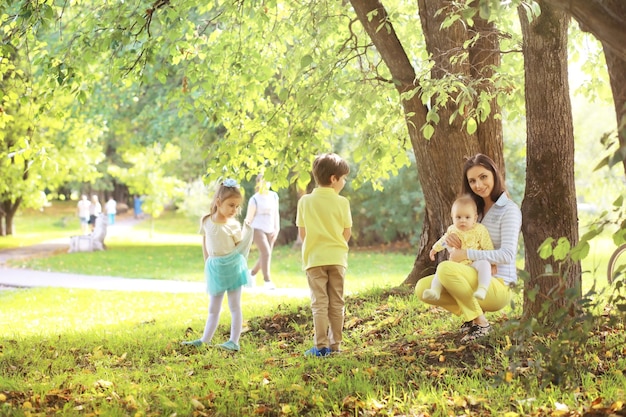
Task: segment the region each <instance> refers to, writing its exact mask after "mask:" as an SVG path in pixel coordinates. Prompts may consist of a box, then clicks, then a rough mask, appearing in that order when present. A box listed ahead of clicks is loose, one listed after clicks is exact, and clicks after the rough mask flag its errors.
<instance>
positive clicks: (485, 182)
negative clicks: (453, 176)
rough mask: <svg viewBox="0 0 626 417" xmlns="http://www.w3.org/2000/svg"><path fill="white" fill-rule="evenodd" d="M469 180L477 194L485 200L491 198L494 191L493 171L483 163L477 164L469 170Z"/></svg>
mask: <svg viewBox="0 0 626 417" xmlns="http://www.w3.org/2000/svg"><path fill="white" fill-rule="evenodd" d="M467 182H468V183H469V186H470V188H471V189H472V191H473V192H474V193H476V195H478V196H479V197H482V199H483V200H490V199H491V192H492V191H493V173H492V172H491V171H489V170H488V169H487V168H485V167H484V166H482V165H475V166H473V167H471V168H470V169H468V170H467Z"/></svg>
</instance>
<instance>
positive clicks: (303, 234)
mask: <svg viewBox="0 0 626 417" xmlns="http://www.w3.org/2000/svg"><path fill="white" fill-rule="evenodd" d="M298 234H299V235H300V239H301V240H302V241H303V242H304V238H305V237H306V228H305V227H298Z"/></svg>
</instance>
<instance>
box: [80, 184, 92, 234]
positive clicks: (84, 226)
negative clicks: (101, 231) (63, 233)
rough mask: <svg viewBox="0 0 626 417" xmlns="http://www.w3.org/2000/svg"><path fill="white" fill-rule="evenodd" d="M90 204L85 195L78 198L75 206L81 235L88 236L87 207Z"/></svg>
mask: <svg viewBox="0 0 626 417" xmlns="http://www.w3.org/2000/svg"><path fill="white" fill-rule="evenodd" d="M90 206H91V203H90V202H89V199H88V198H87V196H86V195H85V194H83V195H82V196H81V197H80V200H79V201H78V204H77V205H76V211H77V212H78V219H79V220H80V232H81V233H82V234H83V235H86V234H89V207H90Z"/></svg>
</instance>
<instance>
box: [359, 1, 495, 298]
mask: <svg viewBox="0 0 626 417" xmlns="http://www.w3.org/2000/svg"><path fill="white" fill-rule="evenodd" d="M351 3H352V6H353V7H354V10H355V12H356V15H357V17H358V18H359V20H360V21H361V23H362V24H363V26H364V27H365V30H366V31H367V33H368V34H369V36H370V38H371V39H372V42H373V43H374V45H375V46H376V49H377V50H378V52H379V54H380V55H381V57H382V59H383V60H384V62H385V64H386V65H387V67H388V68H389V70H390V72H391V74H392V77H393V82H394V85H395V87H396V89H397V90H398V92H399V93H400V94H403V93H406V92H408V91H412V90H416V89H418V90H419V89H421V86H420V85H419V82H418V81H417V79H416V75H415V71H414V68H413V66H412V65H411V62H410V60H409V59H408V57H407V55H406V52H405V50H404V48H403V46H402V45H401V43H400V41H399V40H398V38H397V36H396V33H395V31H394V30H393V26H392V25H391V23H389V20H388V16H387V12H386V10H385V8H384V6H383V5H382V4H381V3H380V2H379V1H378V0H351ZM418 4H419V13H420V21H421V24H422V29H423V32H424V36H425V41H426V49H427V50H428V52H429V53H430V54H431V56H432V59H433V61H434V62H435V65H434V67H433V69H432V71H431V76H432V78H434V79H438V78H443V77H444V76H446V75H449V74H456V75H459V76H461V77H464V78H469V77H471V75H472V74H475V75H476V76H482V75H486V74H487V69H486V67H487V66H488V65H497V63H499V59H500V58H499V56H498V52H497V49H498V48H497V45H498V42H497V38H496V37H493V36H492V35H493V33H491V34H490V35H488V36H487V35H486V36H485V39H481V41H480V42H479V43H477V44H476V46H475V47H474V48H473V50H472V51H470V59H469V61H468V60H463V59H458V60H451V59H450V58H451V57H453V56H454V55H456V54H458V53H462V52H463V51H464V48H463V43H464V42H465V41H466V40H468V39H469V37H470V35H469V33H468V31H467V28H466V27H465V26H464V24H463V23H461V22H456V23H455V24H453V25H452V26H450V27H448V28H446V29H442V28H441V23H442V22H443V20H444V19H445V17H446V15H447V13H439V14H438V13H437V11H438V10H439V9H443V8H445V7H450V5H451V4H450V2H448V1H443V0H428V1H426V0H419V1H418ZM369 17H372V19H371V20H370V19H369ZM379 28H383V29H380V30H379ZM475 30H478V31H480V32H481V33H482V32H483V31H484V32H485V33H487V32H490V31H493V27H492V26H491V25H489V24H488V23H487V22H485V21H480V22H478V23H477V25H476V29H475ZM486 38H489V39H486ZM485 46H487V49H484V48H485ZM402 104H403V106H404V114H405V116H406V120H407V127H408V131H409V137H410V139H411V145H412V147H413V153H414V154H415V160H416V165H417V174H418V179H419V181H420V184H421V186H422V191H423V194H424V200H425V213H424V225H423V229H422V234H421V237H420V242H419V246H418V248H417V256H416V259H415V263H414V265H413V270H412V271H411V272H410V273H409V275H408V276H407V277H406V279H405V280H404V283H403V284H404V285H407V286H414V285H415V283H416V282H417V281H418V280H419V279H420V278H422V277H424V276H427V275H430V274H432V273H434V270H435V263H434V262H432V261H431V260H430V259H429V257H428V253H429V251H430V248H431V246H432V245H433V244H434V243H435V242H436V241H437V239H438V238H439V237H440V236H441V235H442V234H443V233H444V232H445V230H446V228H447V226H448V225H449V224H450V206H451V204H452V201H453V200H454V198H455V197H456V196H457V194H458V193H459V192H460V190H461V178H462V169H463V160H464V158H465V157H468V156H471V155H474V154H476V153H477V152H484V153H487V154H489V155H490V156H491V157H493V158H494V160H495V161H497V162H498V163H499V165H501V166H503V165H504V164H503V162H502V161H503V157H502V127H501V122H500V121H499V120H495V118H494V119H493V120H490V121H489V123H485V124H484V126H482V127H481V130H480V131H479V132H478V133H477V134H475V135H469V134H468V133H467V131H466V129H465V128H464V127H463V125H462V123H463V119H462V116H459V117H456V118H455V119H454V121H453V122H452V123H451V124H449V123H448V120H450V116H451V115H452V114H453V113H454V112H455V111H457V110H458V107H456V106H455V105H453V104H450V102H448V104H447V105H446V106H444V107H443V108H440V109H439V111H438V115H439V118H440V120H441V121H442V122H441V123H439V124H438V125H437V127H436V129H435V133H434V134H433V136H432V137H431V138H430V140H426V139H425V137H424V136H423V134H422V131H421V127H422V126H423V125H424V124H425V123H426V120H427V119H426V116H427V113H428V111H429V108H428V107H427V106H425V105H424V104H423V103H422V100H421V97H420V95H419V94H415V95H413V96H412V97H411V98H405V99H404V100H403V102H402ZM492 109H495V110H494V111H498V110H497V109H498V107H497V105H495V103H494V107H492ZM494 111H492V114H491V116H490V118H492V116H493V114H494Z"/></svg>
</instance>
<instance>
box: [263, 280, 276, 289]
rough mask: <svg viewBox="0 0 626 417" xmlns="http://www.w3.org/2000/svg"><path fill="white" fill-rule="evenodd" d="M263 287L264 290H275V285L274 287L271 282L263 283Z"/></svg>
mask: <svg viewBox="0 0 626 417" xmlns="http://www.w3.org/2000/svg"><path fill="white" fill-rule="evenodd" d="M263 285H264V286H265V289H266V290H275V289H276V285H274V283H273V282H272V281H263Z"/></svg>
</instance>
